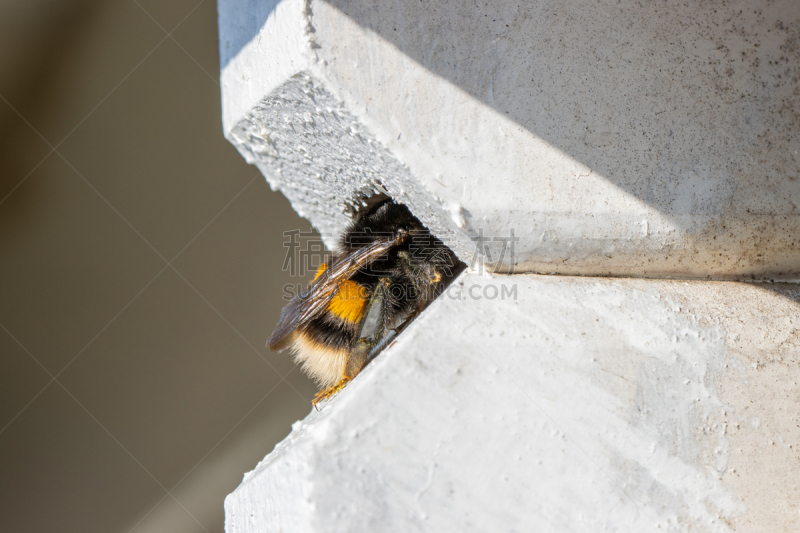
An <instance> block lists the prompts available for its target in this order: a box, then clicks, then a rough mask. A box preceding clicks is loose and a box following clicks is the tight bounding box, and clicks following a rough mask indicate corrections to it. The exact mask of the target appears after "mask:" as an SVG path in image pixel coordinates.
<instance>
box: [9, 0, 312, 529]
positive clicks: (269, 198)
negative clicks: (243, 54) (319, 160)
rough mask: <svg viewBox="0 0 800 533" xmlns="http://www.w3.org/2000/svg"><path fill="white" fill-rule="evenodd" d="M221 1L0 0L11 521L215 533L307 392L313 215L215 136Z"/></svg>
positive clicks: (13, 524) (25, 525)
mask: <svg viewBox="0 0 800 533" xmlns="http://www.w3.org/2000/svg"><path fill="white" fill-rule="evenodd" d="M218 61H219V60H218V48H217V26H216V2H214V1H213V0H203V1H199V0H173V1H171V2H163V1H159V0H135V1H134V0H114V1H97V0H94V1H89V0H0V137H1V141H0V246H2V253H0V524H2V526H0V528H2V530H3V531H14V532H55V531H58V532H81V533H87V532H95V531H98V532H127V531H135V532H138V533H142V532H172V533H175V532H184V531H186V532H189V531H207V532H212V531H222V528H223V520H224V516H223V508H222V503H223V499H224V497H225V495H226V494H228V493H229V492H230V491H232V490H233V489H234V488H235V487H236V486H237V485H238V484H239V482H240V481H241V477H242V473H244V472H246V471H248V470H250V469H252V468H253V467H254V466H255V464H256V463H257V462H258V461H259V460H260V459H261V458H262V457H263V456H264V455H265V454H266V453H268V452H269V451H270V450H271V449H272V448H273V446H274V445H275V443H277V442H278V441H280V440H281V439H282V438H283V437H284V436H286V434H288V432H289V431H290V426H291V423H292V422H293V421H295V420H297V419H300V418H303V417H304V416H305V415H306V414H307V413H308V412H309V410H310V403H309V400H310V398H311V397H312V396H313V394H314V392H315V387H314V385H313V384H312V383H311V382H309V381H308V380H307V379H306V378H305V377H304V376H303V375H302V374H301V373H300V372H299V371H298V370H297V369H295V367H294V365H293V364H292V363H291V361H290V360H289V357H288V356H286V355H276V354H272V353H270V352H269V350H268V349H266V348H265V347H264V343H265V340H266V338H267V336H268V335H269V333H270V332H271V331H272V328H273V326H274V325H275V324H276V322H277V320H278V316H279V312H280V308H281V306H282V303H283V302H282V300H281V287H282V286H283V285H284V284H285V283H296V282H298V281H301V280H298V279H295V278H291V277H289V274H288V273H287V272H282V271H281V266H282V264H283V260H284V253H285V249H284V247H283V240H284V238H283V236H282V233H283V232H284V231H286V230H290V229H301V230H307V229H308V227H309V226H308V223H307V222H306V221H304V220H302V219H300V218H298V217H297V215H296V214H295V213H294V212H293V211H292V210H291V208H290V207H289V205H288V203H287V202H286V200H285V199H284V198H283V196H282V195H280V194H279V193H275V192H272V191H271V190H270V189H269V187H268V185H267V184H266V182H265V180H264V178H263V177H262V176H260V175H259V173H258V171H257V170H256V169H255V168H254V167H251V166H248V165H247V164H246V163H245V162H244V160H243V159H242V158H241V156H240V155H239V154H238V153H237V152H236V151H235V150H234V149H233V148H232V146H230V145H229V144H228V143H227V141H225V139H224V138H223V136H222V128H221V124H220V94H219V85H218V77H219V76H218V74H219V66H218Z"/></svg>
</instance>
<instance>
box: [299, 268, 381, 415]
mask: <svg viewBox="0 0 800 533" xmlns="http://www.w3.org/2000/svg"><path fill="white" fill-rule="evenodd" d="M390 284H391V280H390V279H389V278H382V279H381V280H380V281H379V282H378V284H377V285H376V287H375V289H374V290H373V292H372V296H371V297H370V299H369V303H368V304H367V308H366V310H365V312H364V318H363V320H362V322H361V329H360V332H359V339H358V341H357V342H356V344H355V346H354V347H353V349H352V350H350V353H349V354H348V356H347V362H346V363H345V365H344V368H343V369H342V379H340V380H339V382H338V383H337V384H336V385H334V386H332V387H328V388H327V389H325V390H323V391H320V392H318V393H317V395H316V396H314V400H313V401H312V402H311V403H312V404H313V405H314V406H315V407H316V405H317V404H318V403H319V402H321V401H322V400H326V399H328V398H330V397H331V396H333V395H334V394H336V393H337V392H339V391H340V390H342V389H343V388H344V387H345V385H347V384H348V383H349V382H350V380H352V379H353V378H354V377H356V375H357V374H358V373H359V372H361V370H362V369H363V368H364V366H366V364H367V363H368V362H369V361H370V359H371V357H372V356H373V355H374V352H375V350H374V349H375V347H376V346H378V345H379V344H380V343H381V341H382V340H383V339H384V337H386V336H387V335H388V334H390V333H392V331H391V330H390V329H389V328H387V320H386V315H387V312H388V309H389V306H390V305H391V301H390V300H389V298H388V294H389V292H388V291H389V285H390Z"/></svg>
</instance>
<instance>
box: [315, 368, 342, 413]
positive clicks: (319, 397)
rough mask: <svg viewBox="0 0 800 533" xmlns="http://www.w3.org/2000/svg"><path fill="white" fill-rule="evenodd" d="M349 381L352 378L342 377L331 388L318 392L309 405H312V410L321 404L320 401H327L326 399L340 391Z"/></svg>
mask: <svg viewBox="0 0 800 533" xmlns="http://www.w3.org/2000/svg"><path fill="white" fill-rule="evenodd" d="M351 379H352V378H350V377H347V376H343V377H342V379H340V380H339V383H337V384H336V385H334V386H333V387H328V388H327V389H325V390H321V391H319V392H318V393H317V394H316V396H314V399H313V400H311V405H313V406H314V408H316V407H317V404H318V403H319V402H321V401H322V400H327V399H328V398H330V397H331V396H333V395H334V394H336V393H337V392H339V391H340V390H342V389H343V388H344V386H345V385H347V384H348V383H349V382H350V380H351Z"/></svg>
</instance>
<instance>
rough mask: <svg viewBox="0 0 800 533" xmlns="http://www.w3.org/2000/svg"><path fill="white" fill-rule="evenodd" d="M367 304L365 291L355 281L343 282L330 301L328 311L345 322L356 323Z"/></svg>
mask: <svg viewBox="0 0 800 533" xmlns="http://www.w3.org/2000/svg"><path fill="white" fill-rule="evenodd" d="M366 304H367V291H366V289H364V287H362V286H361V285H359V284H358V283H356V282H355V281H350V280H347V281H343V282H342V283H341V284H340V285H339V288H338V289H337V290H336V294H334V295H333V298H331V301H330V302H328V311H330V313H331V314H333V315H336V316H338V317H339V318H341V319H342V320H344V321H345V322H352V323H355V322H358V321H360V320H361V315H362V314H363V312H364V306H365V305H366Z"/></svg>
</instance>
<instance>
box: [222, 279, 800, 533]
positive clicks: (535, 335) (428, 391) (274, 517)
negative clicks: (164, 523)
mask: <svg viewBox="0 0 800 533" xmlns="http://www.w3.org/2000/svg"><path fill="white" fill-rule="evenodd" d="M514 288H516V289H514ZM504 289H505V292H504ZM503 295H505V296H503ZM798 358H800V289H798V288H797V286H796V285H789V286H782V285H765V286H755V285H747V284H741V283H731V282H727V283H726V282H676V281H652V280H608V279H592V278H568V277H539V276H495V277H494V278H493V279H488V278H485V277H479V276H475V275H462V277H461V278H460V279H459V280H458V281H457V282H456V284H454V285H453V286H452V287H451V289H450V290H449V291H448V293H447V294H445V295H444V296H443V297H442V298H441V299H439V300H438V301H437V302H436V303H435V304H434V305H433V306H432V308H430V309H429V310H428V311H426V313H424V315H423V316H422V317H420V318H419V319H418V320H417V321H416V322H415V323H414V324H412V326H411V327H410V328H409V329H408V330H407V331H406V332H404V334H403V335H402V336H401V337H400V338H399V339H398V341H397V342H396V344H395V345H393V346H392V347H390V348H389V349H388V350H386V352H384V353H383V354H382V355H380V356H379V358H378V359H377V360H376V361H374V362H373V363H372V364H371V365H370V366H369V367H367V369H366V370H365V371H364V372H363V373H362V374H361V375H359V376H358V377H357V378H356V380H355V381H354V382H353V383H352V384H350V385H349V386H348V387H347V388H346V389H345V390H344V391H343V392H342V393H340V394H339V395H338V396H337V397H335V398H334V399H333V400H331V401H330V402H328V403H327V404H325V405H324V406H322V409H321V411H320V412H312V414H311V415H310V416H309V417H307V418H306V419H305V420H304V421H303V422H298V423H297V424H296V426H295V428H294V431H293V433H292V435H291V436H290V437H289V438H288V439H287V440H286V441H284V443H282V444H281V445H279V447H278V448H276V450H275V451H274V452H273V453H272V454H270V455H269V456H268V457H267V458H266V459H265V460H264V461H263V462H262V463H261V464H260V465H258V467H256V469H255V470H254V471H253V472H251V473H249V474H247V475H246V476H245V480H244V482H243V483H242V485H241V486H240V487H239V488H238V489H237V490H236V492H234V493H233V494H231V495H230V496H229V497H228V499H227V500H226V516H227V522H226V529H227V531H228V533H255V532H267V531H308V532H313V531H320V532H322V531H325V532H336V531H342V532H344V531H348V532H349V531H403V532H407V531H481V532H482V531H523V530H536V531H553V532H563V531H605V530H608V531H674V532H684V531H704V532H706V531H720V532H723V531H736V532H737V533H741V532H757V531H773V532H789V531H797V530H798V528H800V507H799V506H798V502H799V501H800V498H798V496H800V494H798V488H797V484H796V480H797V475H798V472H799V471H800V462H799V461H798V459H799V457H798V451H800V450H798V446H800V429H799V428H798V418H799V417H800V415H798V413H800V395H798V393H799V392H800V388H798V384H797V379H798V375H799V373H798V363H799V362H800V361H798Z"/></svg>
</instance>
